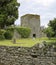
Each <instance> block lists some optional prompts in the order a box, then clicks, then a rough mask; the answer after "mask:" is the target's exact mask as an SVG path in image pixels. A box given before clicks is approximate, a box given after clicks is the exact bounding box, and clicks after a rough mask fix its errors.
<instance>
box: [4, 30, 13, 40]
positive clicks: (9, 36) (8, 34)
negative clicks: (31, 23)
mask: <svg viewBox="0 0 56 65" xmlns="http://www.w3.org/2000/svg"><path fill="white" fill-rule="evenodd" d="M4 36H5V39H12V37H13V34H12V33H11V32H10V31H6V32H5V33H4Z"/></svg>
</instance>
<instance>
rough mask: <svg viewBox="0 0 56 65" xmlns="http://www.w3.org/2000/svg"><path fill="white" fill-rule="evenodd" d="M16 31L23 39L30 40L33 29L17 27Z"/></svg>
mask: <svg viewBox="0 0 56 65" xmlns="http://www.w3.org/2000/svg"><path fill="white" fill-rule="evenodd" d="M16 30H17V31H18V33H19V34H20V35H21V38H28V37H29V35H30V32H31V29H30V28H26V27H16Z"/></svg>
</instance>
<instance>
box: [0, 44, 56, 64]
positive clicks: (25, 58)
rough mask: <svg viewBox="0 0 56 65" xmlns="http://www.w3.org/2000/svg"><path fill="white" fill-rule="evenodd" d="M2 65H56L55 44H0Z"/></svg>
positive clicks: (0, 61)
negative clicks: (25, 45)
mask: <svg viewBox="0 0 56 65" xmlns="http://www.w3.org/2000/svg"><path fill="white" fill-rule="evenodd" d="M0 65H56V52H55V50H54V48H53V46H47V45H45V46H43V47H41V46H40V47H39V45H38V44H37V45H35V46H33V47H31V48H27V47H7V46H0Z"/></svg>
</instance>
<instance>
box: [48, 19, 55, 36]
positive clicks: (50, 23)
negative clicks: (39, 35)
mask: <svg viewBox="0 0 56 65" xmlns="http://www.w3.org/2000/svg"><path fill="white" fill-rule="evenodd" d="M48 26H49V27H51V28H52V31H53V32H54V35H53V37H56V18H54V19H53V20H50V21H49V24H48Z"/></svg>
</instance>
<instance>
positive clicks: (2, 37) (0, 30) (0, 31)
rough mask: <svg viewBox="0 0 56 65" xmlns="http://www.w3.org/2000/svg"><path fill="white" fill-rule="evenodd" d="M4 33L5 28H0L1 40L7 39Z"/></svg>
mask: <svg viewBox="0 0 56 65" xmlns="http://www.w3.org/2000/svg"><path fill="white" fill-rule="evenodd" d="M4 33H5V30H3V29H0V40H4V39H5V37H4Z"/></svg>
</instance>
